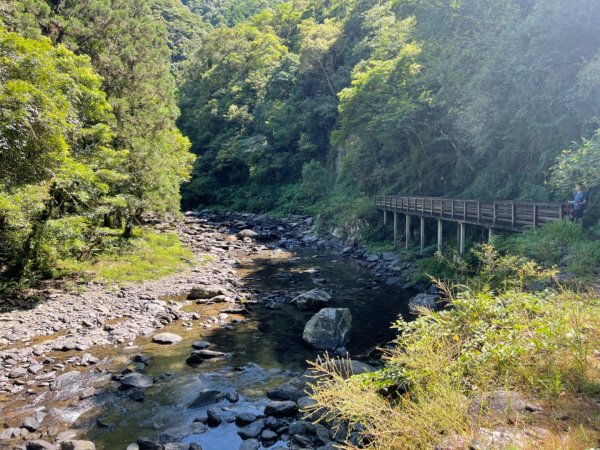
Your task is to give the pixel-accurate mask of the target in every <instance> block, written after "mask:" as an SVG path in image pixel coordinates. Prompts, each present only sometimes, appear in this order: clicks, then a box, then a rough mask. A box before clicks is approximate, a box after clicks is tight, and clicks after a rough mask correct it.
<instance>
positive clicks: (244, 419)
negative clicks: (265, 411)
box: [235, 412, 256, 427]
mask: <svg viewBox="0 0 600 450" xmlns="http://www.w3.org/2000/svg"><path fill="white" fill-rule="evenodd" d="M255 420H256V415H254V414H252V413H247V412H246V413H239V414H238V415H236V416H235V424H236V425H237V426H239V427H242V426H245V425H248V424H249V423H252V422H254V421H255Z"/></svg>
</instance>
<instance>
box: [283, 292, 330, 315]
mask: <svg viewBox="0 0 600 450" xmlns="http://www.w3.org/2000/svg"><path fill="white" fill-rule="evenodd" d="M330 300H331V295H329V294H328V293H327V292H325V291H324V290H323V289H318V288H317V289H313V290H311V291H308V292H305V293H304V294H301V295H299V296H298V297H296V298H294V299H293V300H292V303H295V304H296V306H297V307H298V309H301V310H309V309H317V308H322V307H323V306H324V305H325V304H326V303H328V302H329V301H330Z"/></svg>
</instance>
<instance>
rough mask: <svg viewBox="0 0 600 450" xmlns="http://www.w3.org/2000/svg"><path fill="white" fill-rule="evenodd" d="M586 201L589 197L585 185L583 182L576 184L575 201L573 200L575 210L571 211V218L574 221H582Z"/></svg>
mask: <svg viewBox="0 0 600 450" xmlns="http://www.w3.org/2000/svg"><path fill="white" fill-rule="evenodd" d="M586 202H587V198H586V195H585V192H583V186H582V185H581V184H576V185H575V194H573V201H572V202H571V203H573V210H572V211H571V218H572V219H573V221H575V222H580V221H581V219H582V217H583V210H584V208H585V204H586Z"/></svg>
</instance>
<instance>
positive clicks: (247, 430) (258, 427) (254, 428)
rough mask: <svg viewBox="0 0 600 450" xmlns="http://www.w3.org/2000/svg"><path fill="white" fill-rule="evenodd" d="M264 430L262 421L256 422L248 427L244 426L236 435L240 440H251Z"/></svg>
mask: <svg viewBox="0 0 600 450" xmlns="http://www.w3.org/2000/svg"><path fill="white" fill-rule="evenodd" d="M264 428H265V422H264V420H257V421H256V422H252V423H251V424H250V425H247V426H245V427H244V428H241V429H239V430H238V435H239V436H240V437H241V438H242V439H252V438H256V437H258V436H259V435H260V433H261V432H262V430H263V429H264Z"/></svg>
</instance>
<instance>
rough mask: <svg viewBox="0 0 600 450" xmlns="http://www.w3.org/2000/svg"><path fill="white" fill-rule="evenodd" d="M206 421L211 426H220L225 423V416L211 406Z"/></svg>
mask: <svg viewBox="0 0 600 450" xmlns="http://www.w3.org/2000/svg"><path fill="white" fill-rule="evenodd" d="M206 418H207V420H206V423H207V425H208V426H209V427H218V426H219V425H221V424H222V423H223V418H222V417H221V415H220V414H219V411H218V410H217V409H216V408H209V409H208V410H207V411H206Z"/></svg>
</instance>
